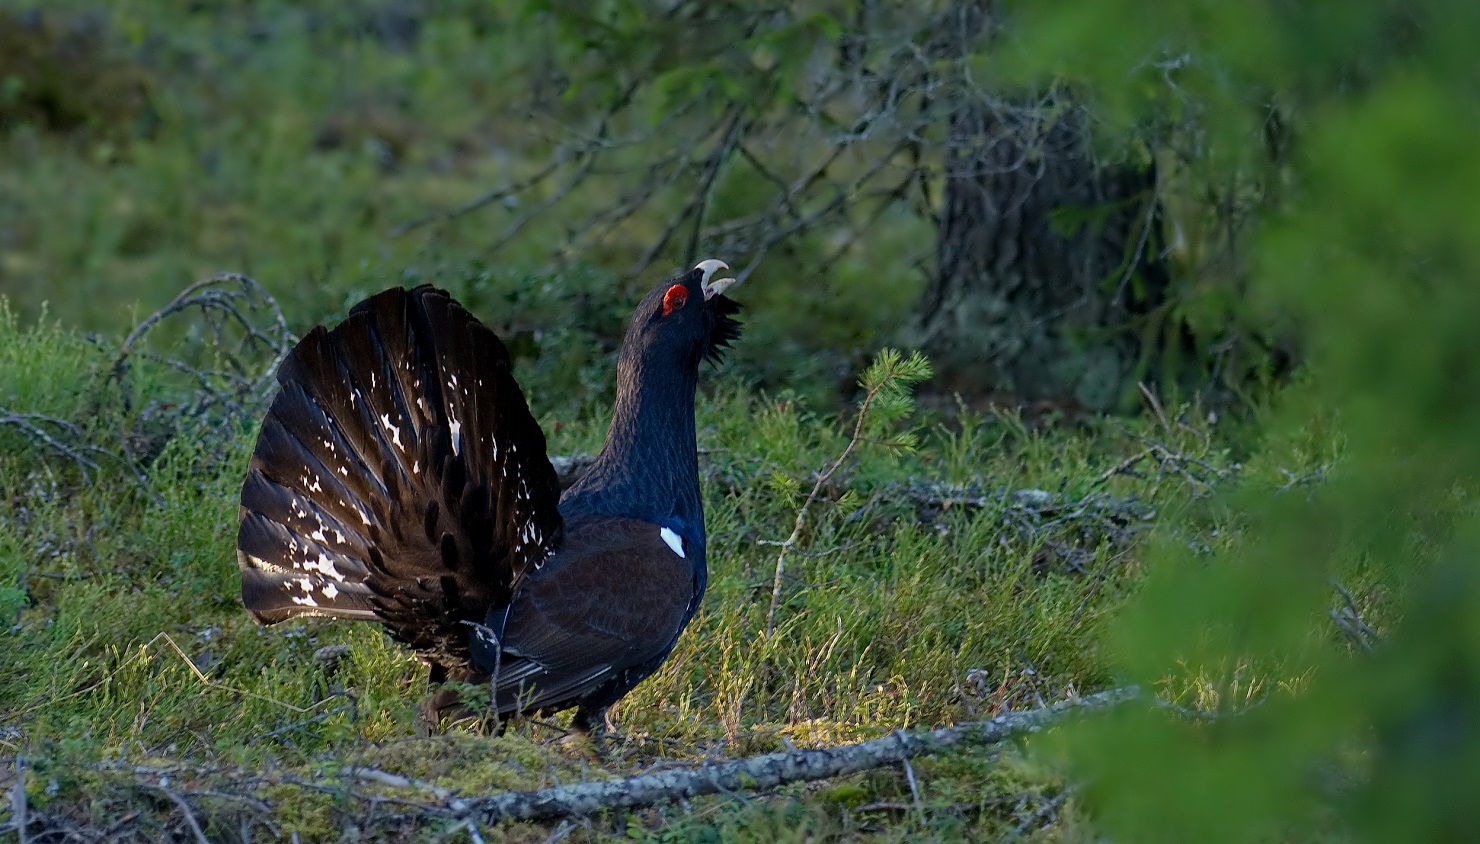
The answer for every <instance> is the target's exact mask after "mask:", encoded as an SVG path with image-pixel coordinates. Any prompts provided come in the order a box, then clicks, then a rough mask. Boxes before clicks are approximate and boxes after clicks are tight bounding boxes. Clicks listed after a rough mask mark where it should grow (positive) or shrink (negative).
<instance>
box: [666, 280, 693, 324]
mask: <svg viewBox="0 0 1480 844" xmlns="http://www.w3.org/2000/svg"><path fill="white" fill-rule="evenodd" d="M688 301H689V291H688V288H686V287H684V286H683V285H682V284H675V285H673V286H672V287H670V288H668V292H667V293H664V294H663V316H668V315H669V314H671V313H673V312H674V311H676V310H678V309H679V308H682V307H683V306H684V303H686V302H688Z"/></svg>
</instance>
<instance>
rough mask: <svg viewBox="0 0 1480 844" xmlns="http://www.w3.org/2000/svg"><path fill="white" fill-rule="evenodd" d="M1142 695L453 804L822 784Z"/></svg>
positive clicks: (520, 805)
mask: <svg viewBox="0 0 1480 844" xmlns="http://www.w3.org/2000/svg"><path fill="white" fill-rule="evenodd" d="M1139 694H1140V692H1139V690H1137V689H1136V688H1134V687H1127V688H1121V689H1112V690H1110V691H1107V692H1101V693H1099V694H1095V695H1088V696H1086V697H1081V698H1074V699H1072V700H1066V701H1062V702H1060V703H1056V704H1053V705H1052V706H1045V707H1042V708H1040V709H1032V710H1028V711H1025V712H1013V713H1010V714H1007V715H1003V716H1001V717H998V718H993V719H992V720H990V721H977V722H973V723H968V724H958V725H956V726H954V727H943V728H941V729H938V730H932V731H929V732H903V731H895V732H893V733H890V734H889V735H888V736H885V737H884V738H880V739H874V740H872V741H865V742H861V743H859V744H849V745H842V746H840V747H827V748H819V749H816V750H789V751H783V752H780V753H768V754H766V755H764V756H754V757H751V758H749V759H737V760H735V761H733V762H723V763H716V764H709V765H699V766H696V767H693V768H684V769H678V770H671V771H663V772H661V773H654V774H644V775H640V776H635V777H628V778H626V779H618V780H608V781H605V782H583V783H576V784H573V785H564V786H556V787H554V788H545V789H541V790H539V791H515V792H505V793H503V794H493V795H489V796H487V797H476V798H465V799H460V800H456V801H453V802H452V803H450V804H449V806H450V808H452V809H453V811H454V812H456V813H457V814H458V815H459V816H461V817H464V818H468V819H473V820H476V821H478V822H480V823H487V824H493V823H497V822H498V821H500V820H503V819H505V818H513V819H519V820H539V819H549V818H559V817H567V816H571V815H589V814H593V813H595V812H598V811H601V810H603V809H609V808H619V807H633V806H646V805H649V804H652V803H657V802H659V801H661V800H671V799H676V798H683V797H694V796H698V795H703V794H718V793H722V792H723V793H730V792H754V791H761V790H766V789H771V788H775V787H777V786H779V785H785V784H786V783H791V782H803V781H806V780H819V779H826V778H828V777H836V776H842V775H844V774H852V773H856V772H858V771H866V770H869V769H871V768H879V767H883V766H885V765H890V764H896V763H899V762H902V761H904V760H906V759H910V758H912V757H915V756H919V755H920V754H923V753H934V752H940V751H944V750H950V749H952V748H957V747H963V746H970V745H977V746H981V745H994V744H1001V743H1002V742H1005V741H1008V740H1010V739H1012V738H1015V737H1017V736H1021V735H1025V734H1027V733H1031V732H1035V731H1037V730H1040V729H1042V728H1043V727H1045V726H1048V725H1049V724H1052V723H1054V722H1056V721H1058V720H1060V719H1061V718H1063V717H1064V716H1065V715H1067V714H1069V713H1071V712H1076V711H1079V712H1085V711H1093V710H1097V709H1105V708H1108V707H1113V706H1116V705H1118V704H1121V703H1125V702H1127V701H1130V700H1133V699H1135V698H1136V697H1138V696H1139Z"/></svg>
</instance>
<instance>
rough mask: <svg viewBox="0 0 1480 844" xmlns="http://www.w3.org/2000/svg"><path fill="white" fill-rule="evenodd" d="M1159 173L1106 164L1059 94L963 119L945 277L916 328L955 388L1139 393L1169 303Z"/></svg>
mask: <svg viewBox="0 0 1480 844" xmlns="http://www.w3.org/2000/svg"><path fill="white" fill-rule="evenodd" d="M1155 202H1156V174H1155V171H1154V170H1153V169H1152V168H1151V167H1146V168H1140V167H1135V166H1130V165H1120V166H1113V167H1107V166H1102V165H1100V164H1099V163H1097V162H1096V160H1095V156H1094V154H1093V151H1092V150H1091V149H1090V147H1089V144H1088V142H1087V140H1086V132H1085V131H1084V121H1083V120H1082V119H1080V112H1079V111H1078V110H1077V108H1076V107H1075V106H1074V105H1073V104H1072V103H1070V102H1067V101H1063V100H1049V101H1045V102H1040V103H1036V104H1033V105H1032V106H1023V107H1009V106H998V105H992V104H987V103H980V102H978V103H972V104H969V105H965V106H963V107H962V108H960V109H958V110H957V111H956V112H955V113H954V114H953V116H952V119H951V126H950V146H949V151H948V153H947V167H946V185H945V196H944V208H943V209H942V216H941V223H940V228H939V238H938V242H937V272H936V276H935V278H934V281H933V283H932V284H931V285H930V287H929V289H928V290H927V291H926V294H925V296H924V298H923V299H922V301H921V303H920V306H919V308H918V310H917V313H916V314H915V317H914V320H913V322H912V325H911V326H910V328H909V329H908V330H907V332H906V335H907V336H906V339H907V341H909V342H911V343H912V344H914V345H917V346H918V347H920V348H922V349H924V350H925V352H926V353H927V354H929V355H930V357H931V359H932V361H933V362H934V363H935V365H936V369H937V372H939V373H940V375H941V383H942V385H943V386H945V387H946V388H948V389H954V390H959V391H961V392H965V393H968V394H978V395H979V394H982V393H986V394H989V395H993V396H1000V397H1005V398H1012V399H1016V400H1020V401H1027V402H1034V401H1043V400H1047V401H1049V402H1053V403H1056V404H1060V405H1063V406H1070V407H1079V408H1084V409H1087V410H1092V411H1102V410H1114V409H1117V408H1119V407H1121V406H1123V404H1124V403H1125V402H1126V401H1127V399H1130V398H1131V397H1132V396H1133V392H1134V386H1135V381H1136V380H1137V378H1138V377H1140V375H1141V374H1142V373H1143V372H1147V371H1154V370H1155V367H1154V366H1146V365H1145V364H1147V363H1151V362H1153V361H1154V358H1155V352H1156V349H1157V347H1158V344H1159V343H1160V337H1159V335H1158V332H1157V331H1155V330H1145V328H1146V326H1147V325H1148V323H1147V322H1146V321H1145V320H1138V317H1143V316H1145V315H1146V314H1148V313H1149V312H1151V311H1152V310H1153V309H1154V308H1156V307H1157V306H1158V305H1160V304H1162V303H1163V302H1164V301H1165V300H1166V296H1167V274H1166V270H1165V266H1164V264H1163V261H1162V242H1161V237H1160V232H1159V226H1160V220H1159V215H1158V214H1157V209H1156V204H1155Z"/></svg>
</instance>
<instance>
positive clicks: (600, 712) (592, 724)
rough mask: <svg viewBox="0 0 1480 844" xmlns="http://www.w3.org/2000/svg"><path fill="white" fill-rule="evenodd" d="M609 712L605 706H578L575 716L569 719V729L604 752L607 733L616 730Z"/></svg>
mask: <svg viewBox="0 0 1480 844" xmlns="http://www.w3.org/2000/svg"><path fill="white" fill-rule="evenodd" d="M610 712H611V710H610V709H609V708H608V707H605V706H603V707H601V708H599V709H588V708H587V707H585V706H578V707H576V715H575V717H574V718H572V719H571V721H570V730H571V732H572V733H574V734H575V735H578V736H582V737H584V738H585V739H587V740H588V741H590V742H591V744H592V746H593V747H595V748H596V750H597V751H598V752H605V750H606V737H607V735H609V734H611V733H613V732H615V731H616V727H615V725H613V724H612V721H611V714H610Z"/></svg>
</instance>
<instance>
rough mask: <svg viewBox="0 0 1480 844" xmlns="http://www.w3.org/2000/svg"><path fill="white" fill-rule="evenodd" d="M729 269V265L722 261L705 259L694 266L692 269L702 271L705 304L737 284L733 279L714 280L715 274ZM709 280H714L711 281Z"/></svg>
mask: <svg viewBox="0 0 1480 844" xmlns="http://www.w3.org/2000/svg"><path fill="white" fill-rule="evenodd" d="M729 268H730V265H729V264H726V263H725V262H724V261H721V260H720V259H718V258H706V259H705V260H703V261H700V262H699V263H697V264H695V265H694V269H696V270H703V271H704V284H703V288H704V301H706V302H707V301H709V300H710V299H713V298H714V297H716V296H718V295H719V294H721V293H723V292H725V291H726V290H729V289H730V288H731V287H734V286H735V285H736V284H739V282H738V281H736V280H735V279H733V278H720V279H714V274H715V273H717V272H719V271H720V270H728V269H729ZM710 279H714V280H713V281H711V280H710Z"/></svg>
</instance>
